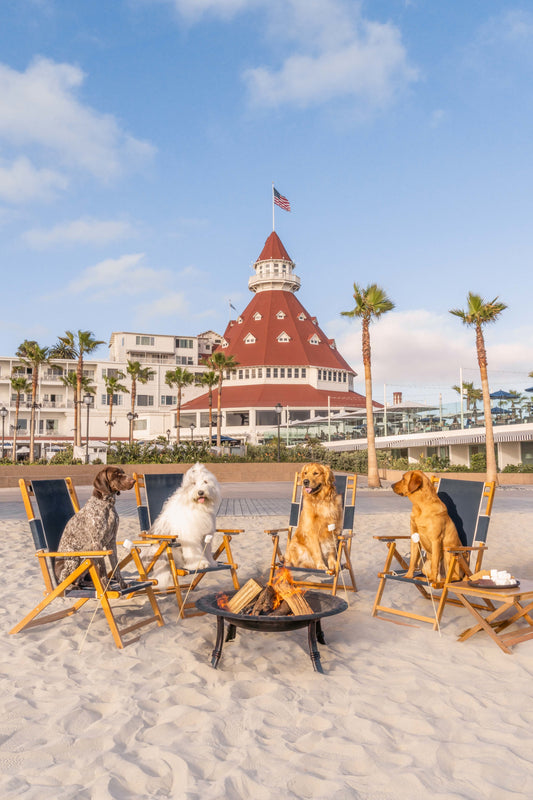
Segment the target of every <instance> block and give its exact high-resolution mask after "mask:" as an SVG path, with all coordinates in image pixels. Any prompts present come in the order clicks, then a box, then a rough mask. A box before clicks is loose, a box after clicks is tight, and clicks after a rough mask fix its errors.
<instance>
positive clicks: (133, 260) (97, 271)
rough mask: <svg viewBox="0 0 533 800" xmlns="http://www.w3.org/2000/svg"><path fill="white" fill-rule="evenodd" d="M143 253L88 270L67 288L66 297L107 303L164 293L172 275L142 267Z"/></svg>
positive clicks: (109, 260)
mask: <svg viewBox="0 0 533 800" xmlns="http://www.w3.org/2000/svg"><path fill="white" fill-rule="evenodd" d="M143 258H144V253H132V254H128V255H123V256H120V257H119V258H107V259H105V260H104V261H100V262H99V263H98V264H95V265H94V266H92V267H88V268H87V269H86V270H85V271H84V272H82V273H81V275H80V276H79V277H78V278H76V279H75V280H73V281H71V283H69V285H68V286H67V287H66V290H65V291H66V293H67V294H83V293H86V294H89V295H91V299H93V300H94V299H99V300H105V299H109V298H110V297H115V296H116V295H117V294H119V295H135V294H141V293H143V292H148V291H150V292H154V291H158V290H164V289H165V288H166V287H167V286H169V285H170V281H171V278H172V273H171V272H170V271H169V270H156V269H152V268H151V267H145V266H143V265H142V264H141V262H142V260H143Z"/></svg>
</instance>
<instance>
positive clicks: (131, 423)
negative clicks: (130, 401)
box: [126, 411, 139, 444]
mask: <svg viewBox="0 0 533 800" xmlns="http://www.w3.org/2000/svg"><path fill="white" fill-rule="evenodd" d="M126 416H127V418H128V423H129V426H130V427H129V440H130V444H133V420H134V419H137V417H138V416H139V415H138V414H134V413H133V411H128V413H127V414H126Z"/></svg>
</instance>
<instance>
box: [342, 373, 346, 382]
mask: <svg viewBox="0 0 533 800" xmlns="http://www.w3.org/2000/svg"><path fill="white" fill-rule="evenodd" d="M342 382H343V383H346V373H345V372H343V373H342Z"/></svg>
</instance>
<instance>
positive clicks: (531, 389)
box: [524, 386, 533, 392]
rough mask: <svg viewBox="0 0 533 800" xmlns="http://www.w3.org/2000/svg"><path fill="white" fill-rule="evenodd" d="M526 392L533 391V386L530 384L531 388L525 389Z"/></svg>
mask: <svg viewBox="0 0 533 800" xmlns="http://www.w3.org/2000/svg"><path fill="white" fill-rule="evenodd" d="M524 391H525V392H533V386H530V387H529V389H524Z"/></svg>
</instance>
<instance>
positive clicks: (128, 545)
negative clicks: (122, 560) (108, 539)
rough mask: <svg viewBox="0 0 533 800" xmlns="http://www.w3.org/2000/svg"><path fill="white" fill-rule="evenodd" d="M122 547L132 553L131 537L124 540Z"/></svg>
mask: <svg viewBox="0 0 533 800" xmlns="http://www.w3.org/2000/svg"><path fill="white" fill-rule="evenodd" d="M122 547H123V548H124V550H127V551H128V553H131V548H132V547H133V542H132V541H131V539H124V541H123V542H122Z"/></svg>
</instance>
